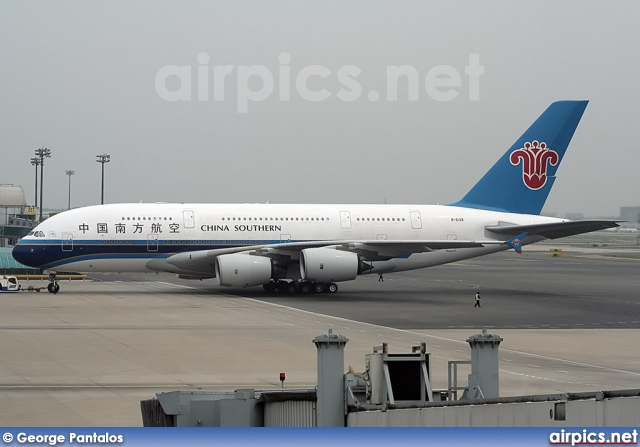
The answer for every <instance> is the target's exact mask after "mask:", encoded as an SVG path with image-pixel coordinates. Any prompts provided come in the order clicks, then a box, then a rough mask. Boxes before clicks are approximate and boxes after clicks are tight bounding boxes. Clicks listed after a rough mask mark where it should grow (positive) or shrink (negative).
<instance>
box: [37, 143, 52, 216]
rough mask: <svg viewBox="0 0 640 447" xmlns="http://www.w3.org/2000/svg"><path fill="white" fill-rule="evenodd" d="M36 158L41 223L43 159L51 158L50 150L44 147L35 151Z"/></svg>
mask: <svg viewBox="0 0 640 447" xmlns="http://www.w3.org/2000/svg"><path fill="white" fill-rule="evenodd" d="M36 156H37V157H40V222H42V208H43V205H44V200H42V190H43V188H42V182H43V180H44V159H45V158H50V157H51V150H49V149H48V148H46V147H41V148H39V149H36Z"/></svg>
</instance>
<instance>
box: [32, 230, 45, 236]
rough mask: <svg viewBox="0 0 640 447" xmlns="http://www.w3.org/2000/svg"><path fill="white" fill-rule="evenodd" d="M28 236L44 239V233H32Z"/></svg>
mask: <svg viewBox="0 0 640 447" xmlns="http://www.w3.org/2000/svg"><path fill="white" fill-rule="evenodd" d="M29 236H33V237H44V231H32V232H31V233H29Z"/></svg>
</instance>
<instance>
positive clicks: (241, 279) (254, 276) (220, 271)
mask: <svg viewBox="0 0 640 447" xmlns="http://www.w3.org/2000/svg"><path fill="white" fill-rule="evenodd" d="M215 270H216V278H217V279H218V284H219V285H221V286H227V287H251V286H259V285H261V284H265V283H268V282H269V281H270V280H271V275H272V265H271V259H270V258H265V257H263V256H253V255H248V254H243V253H234V254H229V255H221V256H218V257H217V258H216V261H215Z"/></svg>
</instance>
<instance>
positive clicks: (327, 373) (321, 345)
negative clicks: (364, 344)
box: [313, 329, 349, 427]
mask: <svg viewBox="0 0 640 447" xmlns="http://www.w3.org/2000/svg"><path fill="white" fill-rule="evenodd" d="M348 341H349V339H348V338H347V337H345V336H342V335H338V334H334V333H333V329H329V331H328V333H327V334H326V335H319V336H317V337H315V338H314V339H313V343H314V344H315V345H316V349H317V350H318V361H317V365H318V374H317V377H318V409H317V422H316V423H317V425H318V427H344V388H343V383H342V376H343V374H344V348H345V345H346V344H347V342H348Z"/></svg>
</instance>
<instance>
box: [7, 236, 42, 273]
mask: <svg viewBox="0 0 640 447" xmlns="http://www.w3.org/2000/svg"><path fill="white" fill-rule="evenodd" d="M11 254H12V256H13V259H15V260H16V261H18V262H19V263H20V264H22V265H26V266H27V267H38V255H37V253H36V249H35V247H33V246H29V245H27V244H23V243H20V242H18V243H17V244H16V246H15V247H13V251H12V252H11Z"/></svg>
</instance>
